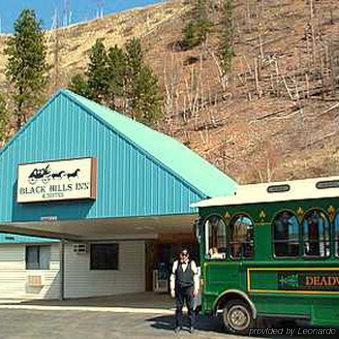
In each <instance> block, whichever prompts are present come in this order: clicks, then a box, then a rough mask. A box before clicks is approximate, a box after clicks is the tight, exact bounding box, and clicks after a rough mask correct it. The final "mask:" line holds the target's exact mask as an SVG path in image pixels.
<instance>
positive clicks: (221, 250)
mask: <svg viewBox="0 0 339 339" xmlns="http://www.w3.org/2000/svg"><path fill="white" fill-rule="evenodd" d="M205 232H206V233H205V235H206V256H207V257H208V258H210V259H224V258H226V243H227V239H226V225H225V223H224V221H223V219H222V218H221V217H219V216H216V215H215V216H211V217H209V218H208V219H207V221H206V223H205Z"/></svg>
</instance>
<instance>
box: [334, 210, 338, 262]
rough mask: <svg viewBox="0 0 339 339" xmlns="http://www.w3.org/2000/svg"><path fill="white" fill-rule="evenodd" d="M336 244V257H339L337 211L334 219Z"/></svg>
mask: <svg viewBox="0 0 339 339" xmlns="http://www.w3.org/2000/svg"><path fill="white" fill-rule="evenodd" d="M334 244H335V255H336V256H337V257H339V211H337V213H336V215H335V218H334Z"/></svg>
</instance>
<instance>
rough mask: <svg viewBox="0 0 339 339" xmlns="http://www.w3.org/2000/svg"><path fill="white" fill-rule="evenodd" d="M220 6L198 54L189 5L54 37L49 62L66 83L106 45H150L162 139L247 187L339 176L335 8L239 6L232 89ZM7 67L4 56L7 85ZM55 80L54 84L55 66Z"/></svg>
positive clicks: (245, 2)
mask: <svg viewBox="0 0 339 339" xmlns="http://www.w3.org/2000/svg"><path fill="white" fill-rule="evenodd" d="M211 3H213V6H211V10H210V13H209V16H210V18H211V20H213V22H214V23H215V26H214V28H213V30H212V32H211V34H210V36H209V37H208V40H207V41H206V43H205V44H203V45H202V46H199V47H197V48H194V49H192V50H184V49H183V48H182V47H181V44H180V41H181V39H182V29H183V27H184V25H185V23H186V22H187V19H188V15H189V11H190V5H189V2H188V1H179V0H177V1H168V2H167V3H165V4H160V5H155V6H149V7H145V8H142V9H135V10H130V11H125V12H122V13H119V14H116V15H110V16H106V17H105V18H104V19H102V20H95V21H92V22H88V23H84V24H79V25H74V26H71V27H69V28H67V29H60V30H58V33H57V34H56V33H55V31H54V32H47V41H48V46H49V55H48V58H49V62H50V64H51V65H53V64H55V60H56V58H57V60H59V62H60V79H61V82H62V83H63V84H67V82H68V79H69V77H70V75H72V74H74V73H75V72H78V71H81V70H82V69H83V68H84V66H85V65H86V62H87V57H88V51H89V49H90V47H91V45H92V44H93V43H94V42H95V40H96V39H97V38H103V39H104V43H105V44H106V46H107V47H109V46H112V45H114V44H118V45H123V44H124V43H125V42H126V41H127V39H129V38H131V37H132V36H138V37H141V39H142V43H143V46H144V49H145V54H146V62H147V63H148V64H149V65H150V66H151V67H152V68H153V69H154V71H155V72H156V73H157V74H158V76H159V79H160V85H161V87H162V89H163V91H164V96H165V118H164V120H163V121H161V122H159V124H158V126H157V128H158V129H159V130H161V131H163V132H165V133H167V134H169V135H172V136H174V137H176V138H178V139H180V140H181V141H182V142H184V143H185V144H186V145H187V146H188V147H190V148H192V149H193V150H195V151H197V152H198V153H199V154H201V155H202V156H203V157H205V158H206V159H208V160H209V161H211V162H212V163H214V164H216V165H217V166H218V167H219V168H220V169H222V170H223V171H225V172H226V173H227V174H229V175H231V176H232V177H234V178H235V179H237V180H238V181H240V182H255V181H261V180H283V179H292V178H304V177H312V176H324V175H334V174H337V175H338V173H339V8H338V6H335V4H336V1H335V0H334V1H333V0H322V1H312V0H308V1H305V0H284V1H280V0H270V1H255V0H235V1H234V3H235V8H234V16H233V17H234V26H235V39H234V48H235V56H234V58H233V69H232V72H231V74H230V75H229V81H228V84H226V85H225V84H224V86H222V85H223V84H222V83H221V81H220V77H219V73H218V63H217V58H216V55H217V48H218V39H219V35H220V34H219V33H218V31H219V28H220V25H218V22H219V20H220V1H218V0H211ZM312 4H313V7H312V6H311V5H312ZM336 7H337V8H336ZM56 37H58V39H59V41H60V44H59V53H58V54H57V55H56V53H55V41H56ZM5 39H6V37H5V36H2V37H1V38H0V47H1V48H0V50H2V47H3V45H4V44H3V42H4V40H5ZM4 65H5V59H4V56H3V53H2V51H1V52H0V74H1V76H0V81H1V82H3V81H4V78H3V69H4ZM50 73H51V76H52V78H53V74H54V73H55V68H54V67H52V66H51V70H50ZM52 83H53V81H51V84H52ZM52 89H53V86H52V85H51V88H50V91H52Z"/></svg>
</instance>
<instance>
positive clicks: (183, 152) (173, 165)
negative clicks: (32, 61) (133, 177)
mask: <svg viewBox="0 0 339 339" xmlns="http://www.w3.org/2000/svg"><path fill="white" fill-rule="evenodd" d="M61 91H62V93H63V94H65V95H67V96H68V97H69V98H71V99H73V100H75V101H76V102H77V103H78V104H79V105H81V106H82V107H83V108H85V109H87V110H90V111H91V113H92V114H95V115H96V116H97V117H99V118H100V119H101V120H103V121H104V122H106V124H107V125H108V126H109V127H111V128H112V129H113V130H115V131H118V132H119V133H120V134H122V135H124V136H125V138H127V139H129V141H131V142H132V143H134V144H135V145H136V146H137V147H138V148H142V149H143V150H144V151H145V152H147V153H148V154H149V155H151V156H152V157H153V158H155V159H156V160H157V161H160V162H161V163H162V164H163V165H164V166H166V167H167V168H168V169H170V170H171V171H172V172H174V173H175V174H176V175H178V176H179V177H181V178H182V179H183V180H184V181H186V182H187V183H188V184H189V185H191V186H193V187H195V189H197V190H198V191H200V192H201V193H202V194H203V195H206V196H208V197H216V196H225V195H229V194H233V192H234V190H235V187H236V186H237V183H236V182H235V181H234V180H233V179H231V178H230V177H229V176H227V175H226V174H224V173H223V172H221V171H220V170H218V169H217V168H216V167H215V166H213V165H212V164H211V163H209V162H208V161H206V160H205V159H203V158H202V157H200V156H199V155H198V154H197V153H195V152H194V151H192V150H190V149H189V148H187V147H186V146H185V145H183V144H182V143H180V142H178V141H177V140H176V139H174V138H172V137H169V136H167V135H165V134H163V133H160V132H157V131H155V130H153V129H151V128H149V127H147V126H145V125H143V124H141V123H139V122H137V121H135V120H133V119H131V118H129V117H127V116H125V115H123V114H120V113H118V112H115V111H113V110H111V109H109V108H107V107H105V106H102V105H99V104H97V103H96V102H94V101H91V100H88V99H86V98H84V97H82V96H80V95H77V94H75V93H73V92H71V91H69V90H65V89H64V90H61Z"/></svg>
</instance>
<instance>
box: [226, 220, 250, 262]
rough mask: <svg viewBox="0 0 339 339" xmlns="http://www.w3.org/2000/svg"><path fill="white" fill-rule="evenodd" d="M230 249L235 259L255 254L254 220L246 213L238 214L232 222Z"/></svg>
mask: <svg viewBox="0 0 339 339" xmlns="http://www.w3.org/2000/svg"><path fill="white" fill-rule="evenodd" d="M230 233H231V236H230V249H231V257H232V258H233V259H238V258H249V257H252V256H253V222H252V220H251V219H250V218H249V217H248V216H246V215H238V216H236V217H235V218H234V219H233V220H232V221H231V222H230Z"/></svg>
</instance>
